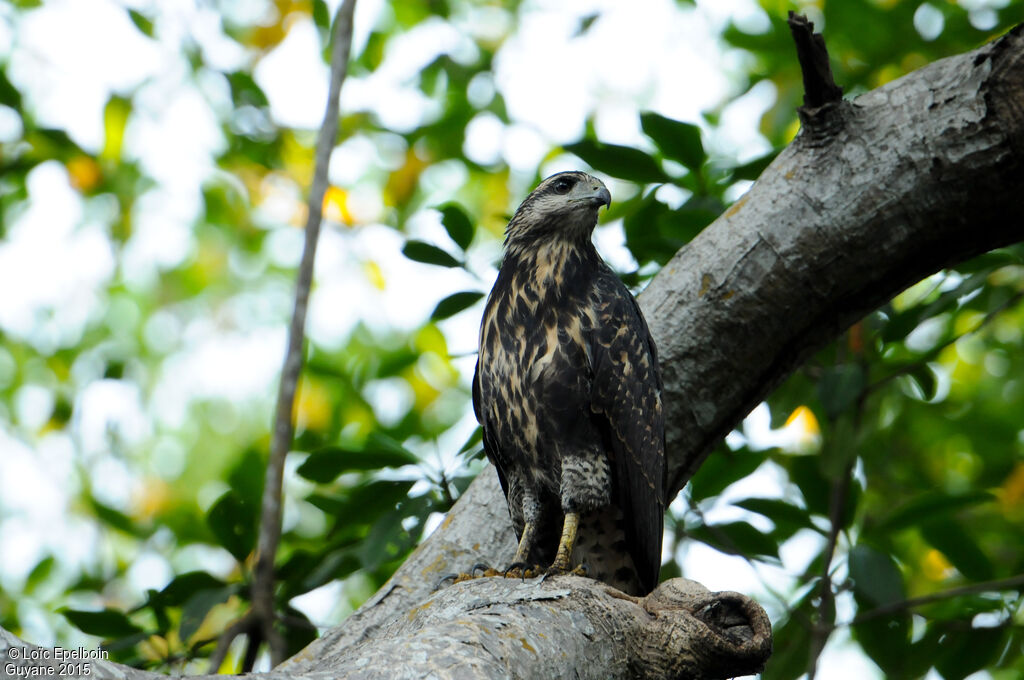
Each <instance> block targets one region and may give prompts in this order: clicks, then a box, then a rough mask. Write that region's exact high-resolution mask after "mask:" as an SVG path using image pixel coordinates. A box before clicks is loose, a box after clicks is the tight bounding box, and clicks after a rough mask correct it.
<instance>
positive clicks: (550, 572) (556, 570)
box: [541, 564, 589, 581]
mask: <svg viewBox="0 0 1024 680" xmlns="http://www.w3.org/2000/svg"><path fill="white" fill-rule="evenodd" d="M588 573H589V570H588V569H587V565H585V564H578V565H576V567H574V568H572V569H570V568H569V566H568V565H566V566H565V567H562V566H560V565H558V564H552V565H551V566H550V567H548V568H547V569H545V570H544V578H542V579H541V581H543V580H544V579H546V578H547V577H548V576H564V575H568V576H583V577H586V576H587V575H588Z"/></svg>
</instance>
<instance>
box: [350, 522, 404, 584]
mask: <svg viewBox="0 0 1024 680" xmlns="http://www.w3.org/2000/svg"><path fill="white" fill-rule="evenodd" d="M403 519H405V516H404V514H403V513H400V512H398V511H392V512H389V513H386V514H384V515H383V516H381V517H379V518H378V519H377V521H376V522H374V523H373V526H372V527H371V528H370V533H368V534H367V536H366V539H365V540H364V541H363V542H362V544H361V545H360V546H359V550H358V555H359V561H360V562H362V564H363V567H364V568H366V569H369V570H371V571H372V570H373V569H376V568H377V567H378V566H380V564H381V563H382V562H384V561H386V560H388V559H390V558H394V557H397V556H398V552H399V550H400V549H401V546H402V544H403V543H405V540H403V539H404V538H405V537H404V534H405V533H406V532H405V529H403V528H402V520H403Z"/></svg>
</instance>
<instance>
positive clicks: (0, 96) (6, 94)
mask: <svg viewBox="0 0 1024 680" xmlns="http://www.w3.org/2000/svg"><path fill="white" fill-rule="evenodd" d="M0 104H3V105H4V106H9V107H11V108H12V109H14V110H15V111H17V112H18V113H19V114H20V113H21V92H19V91H18V88H16V87H14V84H13V83H11V81H10V80H8V79H7V73H6V72H5V70H4V69H0Z"/></svg>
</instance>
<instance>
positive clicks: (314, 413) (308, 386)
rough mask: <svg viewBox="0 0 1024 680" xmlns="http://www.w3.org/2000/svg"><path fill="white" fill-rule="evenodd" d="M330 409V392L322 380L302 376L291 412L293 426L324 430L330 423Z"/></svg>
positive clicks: (331, 408)
mask: <svg viewBox="0 0 1024 680" xmlns="http://www.w3.org/2000/svg"><path fill="white" fill-rule="evenodd" d="M332 410H333V407H332V404H331V393H330V391H329V390H328V389H327V387H326V386H325V385H324V384H323V382H321V381H320V380H317V379H316V378H310V377H305V378H303V379H302V382H301V383H299V393H298V395H297V396H296V399H295V409H294V412H293V414H292V422H293V423H294V424H295V426H296V427H297V428H302V429H306V430H324V429H326V428H327V426H328V425H330V422H331V412H332Z"/></svg>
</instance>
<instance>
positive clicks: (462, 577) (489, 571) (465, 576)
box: [434, 562, 503, 590]
mask: <svg viewBox="0 0 1024 680" xmlns="http://www.w3.org/2000/svg"><path fill="white" fill-rule="evenodd" d="M478 572H479V573H478ZM502 573H503V572H500V571H498V570H497V569H494V568H493V567H491V566H490V565H489V564H484V563H483V562H477V563H476V564H474V565H473V568H472V569H470V570H469V573H465V572H463V573H459V574H446V575H445V576H444V577H442V578H441V580H440V581H438V582H437V586H435V588H434V590H437V589H438V588H440V587H441V584H443V583H444V582H445V581H451V582H452V583H453V584H455V583H462V582H463V581H472V580H473V579H475V578H486V577H489V576H501V575H502Z"/></svg>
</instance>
